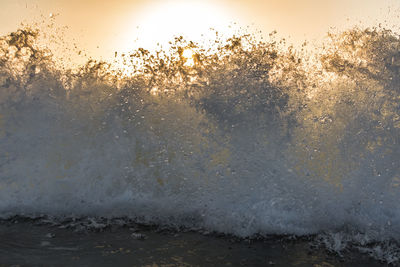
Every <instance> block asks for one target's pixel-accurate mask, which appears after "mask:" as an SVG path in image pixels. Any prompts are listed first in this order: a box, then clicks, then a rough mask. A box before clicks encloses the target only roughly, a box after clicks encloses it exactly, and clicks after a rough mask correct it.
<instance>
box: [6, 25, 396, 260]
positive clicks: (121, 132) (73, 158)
mask: <svg viewBox="0 0 400 267" xmlns="http://www.w3.org/2000/svg"><path fill="white" fill-rule="evenodd" d="M38 35H40V32H38V31H36V30H33V29H30V28H29V27H26V28H23V29H20V30H17V31H15V32H13V33H10V34H8V35H6V36H3V37H1V38H0V216H1V217H3V218H7V217H10V216H14V215H39V214H47V215H49V216H55V217H63V216H97V217H107V218H112V217H118V216H125V217H128V218H134V219H137V220H140V221H144V222H151V223H158V224H163V225H174V226H185V227H201V228H204V229H208V230H212V231H218V232H223V233H231V234H235V235H238V236H242V237H245V236H252V235H255V234H259V235H269V234H295V235H308V234H320V236H319V240H320V241H321V243H323V244H325V245H326V246H327V247H330V248H332V250H335V251H341V250H343V249H345V247H346V244H353V245H354V246H358V247H360V249H361V250H364V251H365V252H367V253H370V254H371V255H373V256H375V257H377V258H381V259H384V260H386V261H388V262H396V261H398V260H399V252H398V251H399V249H398V248H399V246H398V245H397V244H398V242H399V241H400V210H399V205H398V203H399V201H400V190H399V189H400V187H399V185H400V164H399V159H400V40H399V36H398V35H397V34H395V33H394V32H392V31H389V30H386V29H383V28H372V29H370V28H368V29H361V28H353V29H350V30H348V31H345V32H342V33H335V34H330V36H329V37H330V41H329V42H327V43H326V44H325V45H324V47H323V48H321V49H318V50H315V51H316V52H314V53H310V52H307V51H309V50H307V48H304V49H302V50H301V49H295V48H293V47H290V46H289V47H288V46H287V45H285V44H283V43H282V41H279V40H275V39H274V36H273V34H272V36H271V39H270V41H267V42H260V41H256V40H254V39H253V38H252V37H251V36H250V35H241V36H233V37H232V38H230V39H227V40H220V39H218V38H216V40H215V42H214V43H215V44H214V45H213V47H211V48H210V47H208V48H207V47H203V46H201V45H200V44H196V43H193V42H190V41H186V40H183V39H182V38H176V39H175V40H174V42H173V43H172V44H171V48H170V50H169V51H162V50H160V51H158V52H154V53H153V52H149V51H147V50H145V49H139V50H137V51H133V52H132V53H130V54H126V55H122V57H121V62H123V66H122V67H121V65H118V66H119V67H118V66H115V64H114V63H107V62H98V61H94V60H88V62H87V63H86V64H85V65H83V66H80V67H76V68H74V69H66V68H61V67H59V65H60V64H58V63H59V62H57V61H56V60H55V59H54V58H53V56H52V53H51V51H50V50H49V49H46V48H43V47H42V46H39V45H38V43H37V41H36V40H37V37H38ZM185 50H190V51H191V53H189V55H190V56H189V58H187V56H186V54H188V53H186V54H185ZM113 64H114V65H113ZM385 247H386V248H388V249H387V250H385V249H384V248H385ZM382 251H383V252H382ZM385 253H386V254H385ZM378 254H379V255H378Z"/></svg>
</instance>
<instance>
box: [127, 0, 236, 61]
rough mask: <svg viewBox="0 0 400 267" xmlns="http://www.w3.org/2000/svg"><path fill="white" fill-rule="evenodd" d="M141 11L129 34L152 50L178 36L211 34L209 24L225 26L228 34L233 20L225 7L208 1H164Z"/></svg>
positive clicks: (214, 26) (141, 44)
mask: <svg viewBox="0 0 400 267" xmlns="http://www.w3.org/2000/svg"><path fill="white" fill-rule="evenodd" d="M140 14H142V15H140V16H138V17H136V18H134V20H133V21H131V22H130V23H129V24H130V29H129V30H127V34H129V35H130V36H131V37H132V36H135V38H136V43H135V46H138V47H144V48H146V49H150V50H151V49H155V48H157V46H158V45H162V46H166V45H168V42H170V41H172V40H173V38H174V37H175V36H183V37H184V38H185V39H188V40H191V41H199V40H201V39H204V38H207V37H210V38H211V37H212V36H207V35H209V34H211V32H210V28H214V29H217V30H218V29H224V30H225V31H224V34H227V35H229V34H231V33H230V32H228V31H229V30H228V26H229V25H230V23H232V21H233V18H232V17H229V15H230V14H229V13H228V11H227V10H226V8H225V9H223V8H222V7H220V6H218V5H216V4H214V3H212V2H208V1H165V2H160V4H159V5H156V6H155V5H154V4H153V5H152V6H147V7H146V8H145V9H144V10H143V11H142V12H140ZM232 32H233V30H232ZM188 58H189V57H188Z"/></svg>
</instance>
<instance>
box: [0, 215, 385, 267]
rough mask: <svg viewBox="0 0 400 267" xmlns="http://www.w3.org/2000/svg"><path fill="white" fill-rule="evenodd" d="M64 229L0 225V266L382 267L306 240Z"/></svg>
mask: <svg viewBox="0 0 400 267" xmlns="http://www.w3.org/2000/svg"><path fill="white" fill-rule="evenodd" d="M60 227H61V228H60ZM63 227H64V226H62V225H61V226H60V225H58V226H54V225H50V224H43V223H37V222H35V221H30V220H22V221H17V220H13V221H7V222H1V223H0V241H1V242H0V266H315V267H322V266H324V267H327V266H355V267H357V266H360V267H361V266H382V264H380V263H379V262H377V261H374V260H372V259H370V258H368V256H366V255H364V254H359V253H356V252H351V251H349V252H347V253H346V255H345V256H344V257H343V258H341V257H339V256H338V255H334V254H330V253H329V252H327V251H326V250H324V249H322V248H313V246H312V245H311V244H312V243H310V241H309V240H307V238H302V239H298V238H296V239H295V238H289V237H271V238H269V239H265V238H264V239H259V240H239V239H237V238H234V237H232V236H226V235H218V234H214V233H211V234H204V233H199V232H193V231H172V230H166V229H164V230H163V229H160V228H157V227H154V226H144V225H134V226H132V225H125V226H107V227H106V228H104V229H102V230H101V231H76V229H68V228H63Z"/></svg>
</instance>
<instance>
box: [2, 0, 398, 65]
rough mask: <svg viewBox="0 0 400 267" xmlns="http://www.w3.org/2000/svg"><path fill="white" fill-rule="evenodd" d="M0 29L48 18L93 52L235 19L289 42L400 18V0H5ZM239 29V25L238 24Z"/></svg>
mask: <svg viewBox="0 0 400 267" xmlns="http://www.w3.org/2000/svg"><path fill="white" fill-rule="evenodd" d="M0 1H1V7H2V8H1V9H0V34H6V33H7V32H10V31H13V30H15V29H17V28H18V25H19V24H20V23H21V22H28V23H30V22H32V21H36V22H37V21H40V20H41V18H40V16H41V15H43V16H44V17H45V19H49V14H50V13H52V14H57V15H56V16H55V22H56V24H57V25H58V26H68V27H69V28H68V30H67V31H66V34H67V35H68V37H73V38H75V40H76V41H77V43H78V45H79V46H80V47H81V48H83V49H85V50H87V51H89V52H90V53H92V55H94V56H103V57H105V58H109V57H111V56H112V55H114V51H120V52H122V51H128V50H130V49H132V48H135V47H138V46H144V47H148V48H150V49H151V48H154V47H155V46H156V44H157V43H158V42H159V43H161V44H165V43H166V42H167V41H168V40H171V39H172V36H173V35H184V36H186V37H188V38H190V39H195V40H196V38H200V35H201V34H207V32H209V31H208V29H209V28H210V27H214V28H216V29H217V30H219V31H220V32H222V33H226V34H230V33H231V32H230V30H229V29H228V26H229V25H232V23H233V22H236V23H237V24H236V25H240V26H244V27H246V26H251V27H250V28H251V29H252V30H255V29H257V30H261V31H262V32H263V33H264V34H265V35H267V34H268V33H269V32H271V31H273V30H277V31H278V33H279V34H280V36H284V37H289V38H288V39H289V41H291V42H294V43H301V42H303V41H304V40H305V39H307V40H311V41H312V40H313V39H316V40H318V39H321V38H322V37H323V36H324V35H325V34H326V32H327V31H328V30H329V28H330V27H336V28H338V29H342V28H345V27H349V26H350V25H355V24H359V23H360V22H361V24H362V25H365V26H370V25H377V24H378V23H383V24H385V25H388V26H390V27H392V25H393V27H395V28H396V27H397V25H399V23H398V22H399V17H398V16H397V14H399V10H400V9H399V7H400V1H397V0H114V1H102V0H0ZM231 31H232V29H231Z"/></svg>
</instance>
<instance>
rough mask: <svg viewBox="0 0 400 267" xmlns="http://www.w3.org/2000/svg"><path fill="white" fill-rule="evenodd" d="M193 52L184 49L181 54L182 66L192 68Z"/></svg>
mask: <svg viewBox="0 0 400 267" xmlns="http://www.w3.org/2000/svg"><path fill="white" fill-rule="evenodd" d="M194 55H195V54H194V52H193V50H192V49H190V48H186V49H185V50H183V52H182V57H183V60H184V61H185V63H184V66H187V67H193V66H194Z"/></svg>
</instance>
